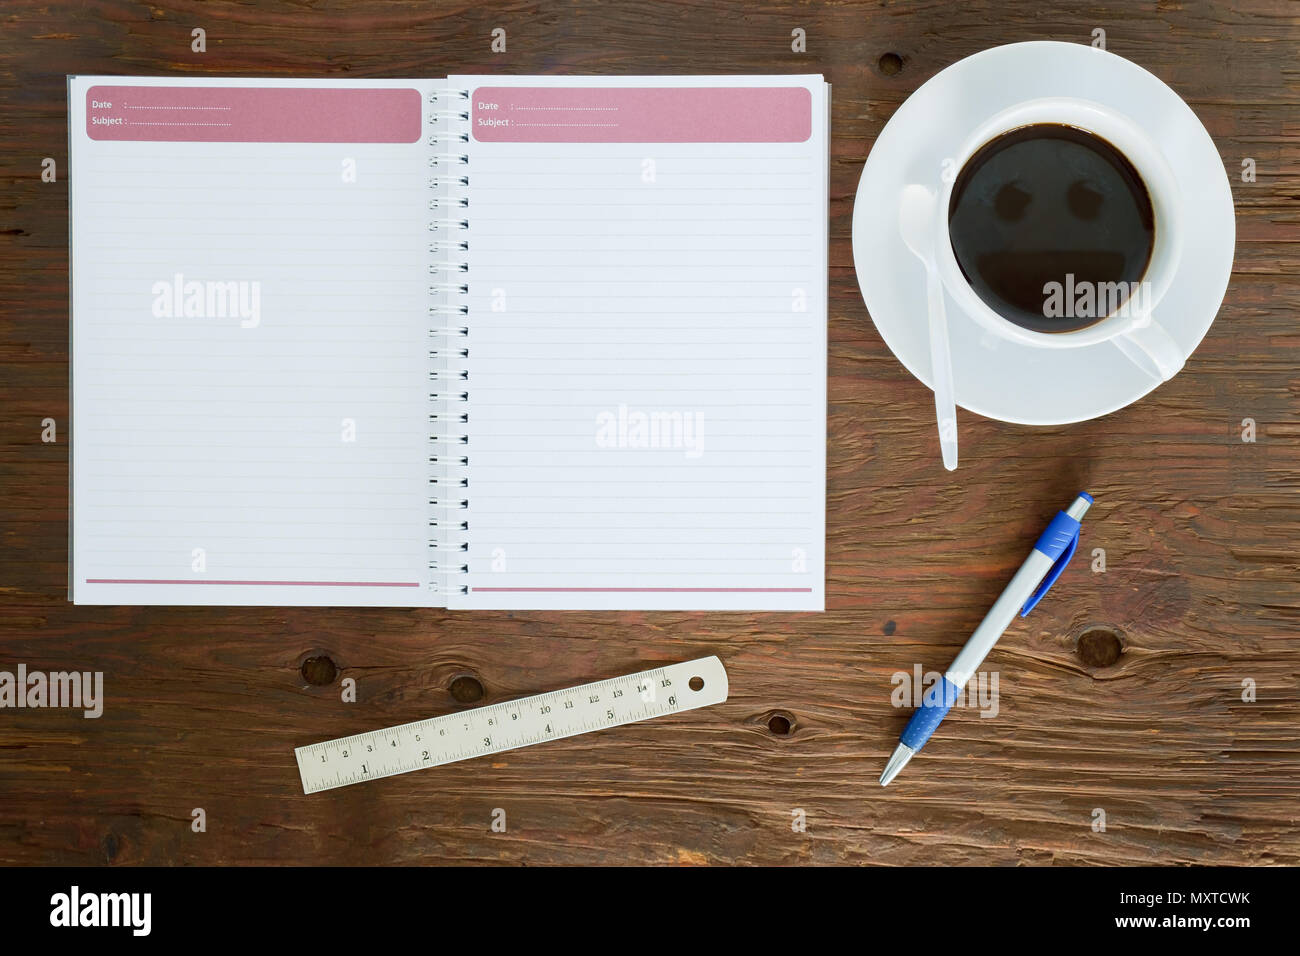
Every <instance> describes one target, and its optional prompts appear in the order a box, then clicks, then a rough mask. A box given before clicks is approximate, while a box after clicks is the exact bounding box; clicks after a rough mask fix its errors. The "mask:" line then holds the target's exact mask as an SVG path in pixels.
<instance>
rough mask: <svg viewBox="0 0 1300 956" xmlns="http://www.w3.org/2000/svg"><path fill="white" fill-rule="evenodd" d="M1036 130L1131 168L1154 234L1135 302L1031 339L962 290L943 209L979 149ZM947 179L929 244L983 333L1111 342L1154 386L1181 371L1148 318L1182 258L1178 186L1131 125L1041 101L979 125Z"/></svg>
mask: <svg viewBox="0 0 1300 956" xmlns="http://www.w3.org/2000/svg"><path fill="white" fill-rule="evenodd" d="M1036 123H1054V124H1061V125H1065V126H1073V127H1076V128H1078V129H1081V130H1084V131H1086V132H1089V133H1092V134H1094V135H1096V136H1099V137H1101V138H1102V139H1104V140H1106V141H1107V142H1109V143H1110V144H1111V145H1112V146H1114V147H1115V148H1116V149H1118V150H1119V151H1120V152H1121V153H1123V154H1124V155H1125V156H1126V157H1127V158H1128V160H1129V162H1131V163H1132V164H1133V167H1134V168H1135V169H1136V170H1137V172H1138V175H1139V176H1141V177H1142V181H1143V183H1144V184H1145V185H1146V188H1147V193H1148V194H1149V195H1150V197H1151V206H1152V212H1153V215H1154V219H1155V232H1154V237H1153V245H1152V249H1151V258H1150V260H1149V261H1148V263H1147V268H1146V272H1145V273H1144V274H1143V276H1142V278H1141V280H1140V288H1141V294H1139V295H1137V296H1134V297H1132V298H1130V299H1129V300H1128V301H1125V302H1124V303H1123V305H1122V306H1121V307H1119V308H1117V309H1114V310H1112V312H1111V313H1110V314H1108V315H1106V316H1105V317H1103V318H1100V319H1099V320H1098V321H1096V322H1094V323H1092V324H1091V325H1089V326H1086V327H1085V328H1081V329H1075V330H1073V331H1069V332H1039V331H1035V330H1033V329H1026V328H1023V327H1021V326H1019V325H1017V324H1016V323H1014V322H1012V321H1011V320H1009V319H1007V318H1004V317H1003V316H1002V315H1000V314H998V312H996V311H995V310H994V309H993V308H992V307H990V306H989V305H988V304H987V303H986V302H985V301H984V300H983V299H981V298H980V297H979V295H978V294H977V293H976V292H975V290H974V289H973V288H972V287H971V285H970V283H969V282H967V280H966V277H965V276H964V275H963V274H962V271H961V267H960V266H959V265H958V264H957V257H956V255H955V253H954V252H953V248H952V240H951V237H950V235H949V232H948V206H949V203H950V202H951V200H952V191H953V186H954V183H955V180H956V173H958V172H960V170H961V169H962V167H963V166H964V165H965V164H966V162H967V161H968V160H969V159H970V158H971V156H973V155H974V154H975V152H976V151H978V150H979V149H980V147H982V146H984V145H985V144H986V143H988V142H989V141H990V140H993V139H996V138H997V137H998V136H1001V135H1002V134H1003V133H1007V132H1010V131H1011V130H1014V129H1019V128H1020V127H1023V126H1030V125H1033V124H1036ZM952 173H953V175H951V176H945V177H944V178H945V182H944V184H943V188H942V189H941V190H940V193H939V201H938V203H937V210H936V212H937V214H938V217H939V222H938V223H937V224H936V228H937V229H939V230H940V231H939V236H940V237H941V239H940V241H939V242H936V243H935V251H936V257H935V258H936V263H937V266H938V269H939V277H940V279H941V280H942V282H943V284H944V288H945V289H947V291H948V294H949V295H951V296H952V298H953V299H954V300H955V301H956V302H957V303H958V304H959V305H960V306H961V307H962V309H964V310H965V311H966V313H967V314H968V315H971V316H972V317H974V318H975V319H976V320H977V321H978V322H979V323H980V324H981V325H982V326H984V327H985V328H987V329H988V330H989V331H991V332H993V333H995V334H997V335H1000V336H1002V337H1004V338H1007V339H1011V340H1013V341H1016V342H1020V343H1022V344H1025V345H1031V346H1034V347H1037V348H1055V349H1060V348H1078V347H1079V346H1084V345H1095V344H1097V343H1099V342H1114V343H1115V345H1116V346H1117V347H1118V348H1119V349H1120V351H1122V352H1123V353H1124V354H1125V355H1126V356H1128V358H1129V359H1130V361H1132V362H1133V363H1134V364H1136V365H1137V366H1139V367H1140V368H1142V369H1143V370H1145V371H1146V372H1147V373H1148V374H1150V375H1153V376H1155V377H1156V378H1158V379H1160V380H1168V379H1170V378H1172V377H1173V376H1174V375H1175V374H1177V372H1178V370H1179V369H1181V368H1182V367H1183V363H1184V362H1185V361H1186V356H1185V355H1184V354H1183V350H1182V349H1181V347H1179V345H1178V343H1176V342H1175V341H1174V340H1173V338H1172V337H1171V336H1170V335H1169V333H1168V332H1166V331H1165V329H1164V328H1163V327H1162V326H1161V325H1160V323H1159V322H1157V321H1156V318H1155V314H1154V313H1155V311H1156V308H1157V306H1158V305H1159V303H1160V300H1161V299H1162V298H1163V297H1164V295H1165V293H1166V292H1167V291H1168V289H1169V286H1170V284H1171V283H1172V282H1173V280H1174V275H1175V274H1176V273H1177V271H1178V263H1179V259H1180V258H1181V255H1182V231H1181V229H1180V228H1179V227H1180V210H1181V208H1182V197H1181V192H1180V190H1179V188H1178V180H1177V178H1176V177H1175V175H1174V172H1173V170H1172V169H1171V168H1170V166H1169V163H1168V162H1167V161H1166V160H1165V158H1164V155H1163V154H1162V153H1161V151H1160V148H1159V147H1158V146H1156V144H1155V143H1154V142H1153V141H1152V140H1151V138H1150V137H1149V136H1147V135H1146V134H1145V133H1144V132H1143V131H1142V130H1141V129H1140V128H1139V127H1138V126H1137V125H1136V124H1135V123H1134V122H1133V121H1132V120H1130V119H1128V118H1127V117H1125V116H1124V115H1122V114H1121V113H1118V112H1116V111H1115V110H1112V109H1110V108H1109V107H1106V106H1103V105H1101V104H1100V103H1094V102H1092V101H1090V100H1083V99H1073V98H1068V97H1044V98H1041V99H1034V100H1027V101H1025V102H1023V103H1018V104H1016V105H1015V106H1012V107H1010V108H1008V109H1005V110H1003V111H1002V112H1000V113H998V114H997V115H995V116H993V117H991V118H990V119H988V120H987V121H985V122H984V123H981V124H980V125H979V126H978V127H977V128H976V129H975V130H974V131H973V132H972V133H971V135H970V136H969V137H967V139H966V141H965V142H964V143H963V144H962V147H961V149H960V150H959V151H958V154H957V156H956V157H955V160H954V165H953V167H952Z"/></svg>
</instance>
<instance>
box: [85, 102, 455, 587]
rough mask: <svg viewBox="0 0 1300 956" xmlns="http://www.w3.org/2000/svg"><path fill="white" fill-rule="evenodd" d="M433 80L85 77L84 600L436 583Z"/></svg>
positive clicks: (427, 584)
mask: <svg viewBox="0 0 1300 956" xmlns="http://www.w3.org/2000/svg"><path fill="white" fill-rule="evenodd" d="M431 88H432V84H431V83H426V82H419V83H417V82H407V81H387V82H365V81H363V82H355V83H354V82H349V83H347V84H345V85H340V84H339V83H337V82H334V81H262V80H247V79H239V80H216V79H203V80H196V81H185V80H176V79H170V78H169V79H157V80H144V79H130V80H125V79H122V78H116V77H79V78H74V79H73V80H71V81H70V90H69V98H70V111H69V116H70V125H71V148H72V214H73V219H72V288H73V335H72V338H73V378H74V382H75V385H74V404H73V432H74V434H73V467H72V475H73V501H74V527H73V560H72V567H71V591H72V595H73V598H74V600H76V601H78V602H81V603H122V604H173V603H175V604H273V605H278V604H325V605H328V604H335V605H339V604H355V605H407V606H409V605H422V604H428V603H430V602H431V595H430V591H429V584H430V580H429V578H430V574H429V570H428V564H427V561H428V534H427V531H428V528H427V513H426V511H427V505H426V489H425V482H426V479H427V474H426V466H425V461H426V456H427V448H426V443H427V437H428V432H429V426H428V422H427V419H426V413H427V395H428V381H427V374H428V369H427V337H426V336H427V329H428V326H429V317H428V316H427V314H426V312H427V306H428V302H429V297H428V292H427V284H428V279H429V276H428V271H427V269H428V261H429V256H428V232H427V222H428V218H429V215H430V213H429V211H428V209H427V204H426V202H425V200H426V199H427V192H426V188H425V177H426V176H427V174H428V167H427V163H428V156H429V150H430V147H429V146H428V145H427V144H426V143H425V142H424V139H425V136H424V134H425V127H424V124H425V117H424V115H423V114H424V111H423V109H422V106H423V100H424V97H425V95H426V94H427V92H428V91H429V90H430V89H431Z"/></svg>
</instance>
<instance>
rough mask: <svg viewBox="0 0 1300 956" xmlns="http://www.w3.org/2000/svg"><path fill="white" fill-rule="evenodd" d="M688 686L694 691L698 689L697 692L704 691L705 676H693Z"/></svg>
mask: <svg viewBox="0 0 1300 956" xmlns="http://www.w3.org/2000/svg"><path fill="white" fill-rule="evenodd" d="M686 686H687V687H689V688H690V689H691V690H693V691H697V692H698V691H702V690H704V678H703V677H692V678H691V679H690V680H689V681H688V682H687V684H686Z"/></svg>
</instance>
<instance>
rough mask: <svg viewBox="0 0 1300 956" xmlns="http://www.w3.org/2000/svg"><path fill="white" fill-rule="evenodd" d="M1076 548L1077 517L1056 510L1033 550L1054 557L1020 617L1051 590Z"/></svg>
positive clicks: (1077, 534)
mask: <svg viewBox="0 0 1300 956" xmlns="http://www.w3.org/2000/svg"><path fill="white" fill-rule="evenodd" d="M1079 497H1081V498H1086V499H1087V501H1088V503H1089V504H1091V503H1092V496H1091V495H1088V494H1083V493H1081V494H1080V495H1079ZM1078 548H1079V521H1078V519H1077V518H1073V517H1071V516H1070V515H1068V514H1066V513H1065V512H1064V511H1058V512H1057V513H1056V517H1055V518H1053V519H1052V520H1051V523H1049V524H1048V526H1047V528H1046V530H1044V531H1043V533H1042V534H1041V535H1039V536H1038V540H1037V541H1036V542H1034V550H1035V551H1038V552H1040V553H1042V554H1045V555H1046V556H1047V557H1049V558H1052V559H1054V560H1053V562H1052V567H1051V568H1050V569H1049V570H1048V572H1047V575H1046V577H1044V578H1043V580H1042V583H1041V584H1039V585H1038V588H1037V589H1036V590H1035V591H1034V593H1033V594H1031V595H1029V600H1028V601H1026V602H1025V606H1024V607H1022V608H1021V609H1020V616H1021V617H1024V616H1025V615H1026V614H1028V613H1029V612H1030V611H1032V610H1033V609H1034V605H1036V604H1037V603H1038V602H1039V601H1041V600H1042V599H1043V595H1044V594H1046V593H1047V592H1048V591H1049V590H1051V587H1052V585H1053V584H1055V583H1056V579H1057V578H1059V577H1060V576H1061V572H1062V571H1064V570H1065V566H1066V565H1067V564H1069V563H1070V559H1071V558H1072V557H1074V552H1075V551H1077V550H1078Z"/></svg>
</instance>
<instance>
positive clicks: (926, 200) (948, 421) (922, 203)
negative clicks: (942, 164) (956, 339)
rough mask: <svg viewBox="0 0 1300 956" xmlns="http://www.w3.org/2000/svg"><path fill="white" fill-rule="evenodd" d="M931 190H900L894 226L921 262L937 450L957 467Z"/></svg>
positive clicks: (949, 360) (954, 413) (947, 465)
mask: <svg viewBox="0 0 1300 956" xmlns="http://www.w3.org/2000/svg"><path fill="white" fill-rule="evenodd" d="M937 201H938V200H937V199H936V198H935V195H934V193H933V192H931V191H930V190H929V189H926V188H925V187H924V186H920V185H917V184H915V183H914V184H912V185H910V186H907V187H905V188H904V189H903V198H902V200H901V201H900V203H899V207H898V229H899V231H900V232H901V233H902V234H903V242H905V243H906V244H907V248H909V249H911V250H912V254H913V255H914V256H916V257H917V258H918V259H920V260H921V262H922V263H924V264H925V285H926V300H927V303H928V306H929V311H930V377H931V378H933V379H934V410H935V415H936V416H937V418H938V422H939V449H940V450H941V451H942V452H943V467H945V468H947V469H948V470H949V471H953V470H954V469H956V467H957V401H956V399H955V398H954V397H953V388H952V351H951V350H950V349H949V347H948V316H947V314H946V313H945V311H944V303H943V284H942V283H941V282H940V281H939V267H938V265H937V264H936V262H935V259H934V242H935V230H936V227H937V218H938V217H937V216H936V208H935V204H936V203H937Z"/></svg>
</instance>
